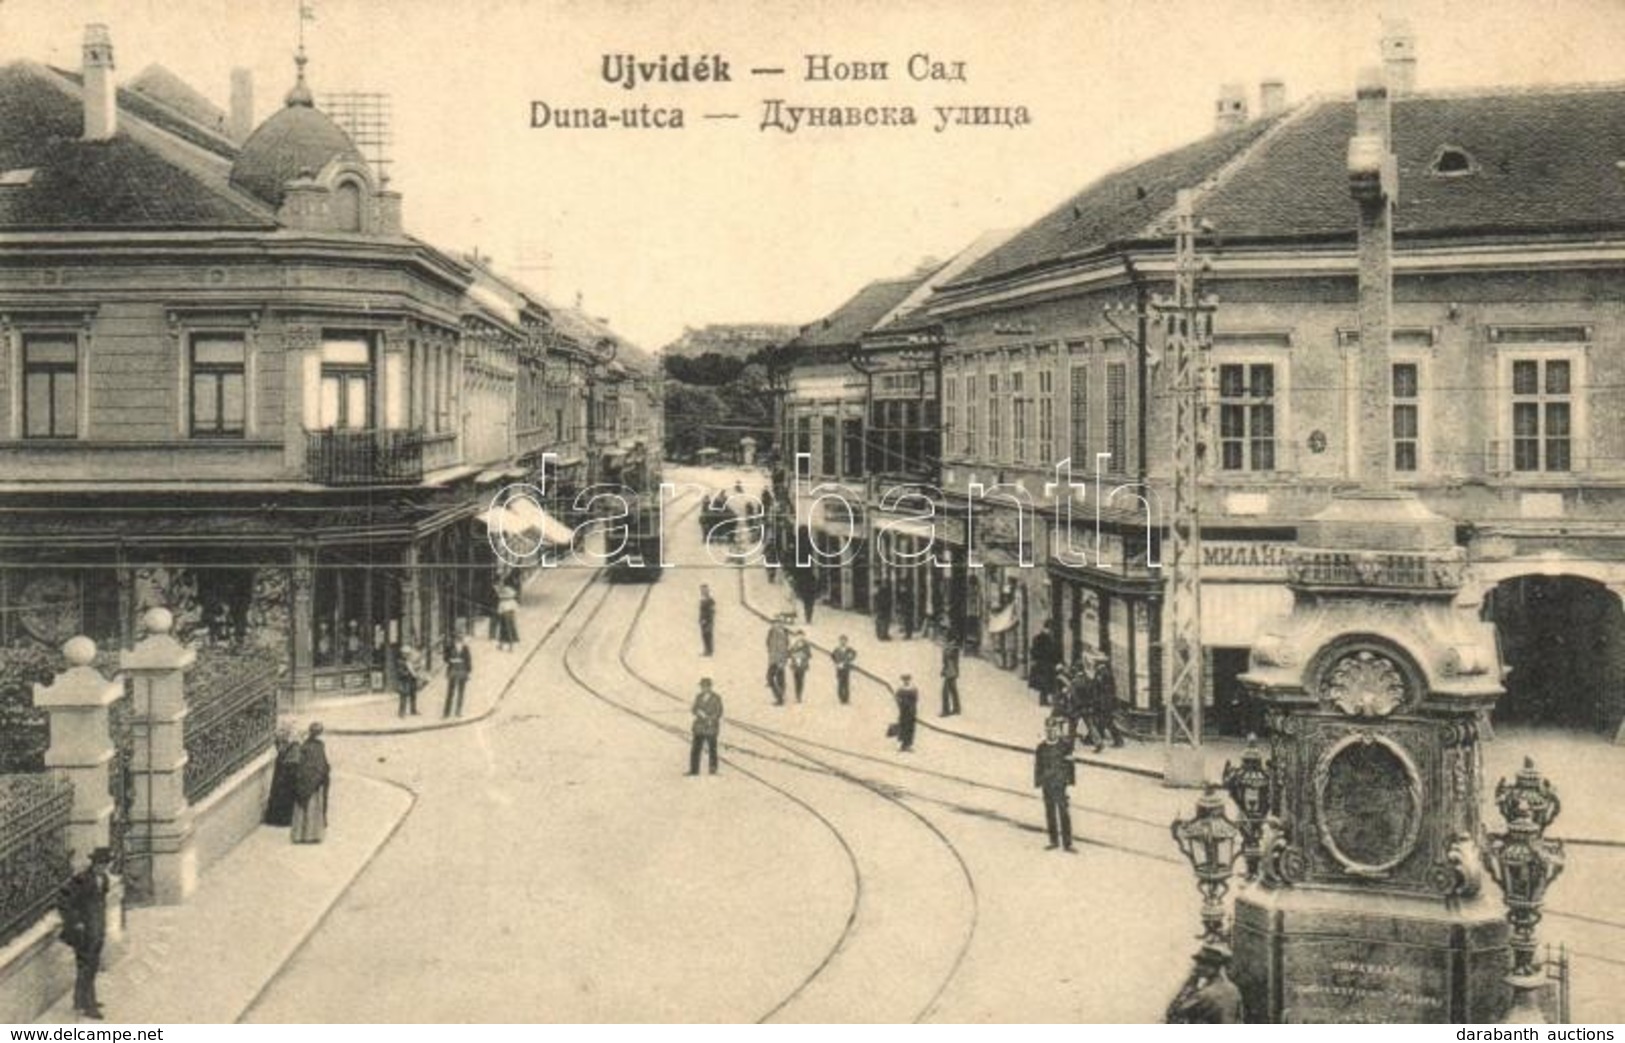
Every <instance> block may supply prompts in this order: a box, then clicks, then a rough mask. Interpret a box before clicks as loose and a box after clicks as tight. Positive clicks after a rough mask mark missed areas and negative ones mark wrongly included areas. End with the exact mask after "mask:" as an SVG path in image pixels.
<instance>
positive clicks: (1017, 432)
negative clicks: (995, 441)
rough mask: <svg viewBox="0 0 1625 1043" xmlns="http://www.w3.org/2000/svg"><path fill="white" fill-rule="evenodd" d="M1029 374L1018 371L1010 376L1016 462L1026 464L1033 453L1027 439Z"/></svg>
mask: <svg viewBox="0 0 1625 1043" xmlns="http://www.w3.org/2000/svg"><path fill="white" fill-rule="evenodd" d="M1027 405H1028V402H1027V374H1026V372H1024V371H1023V370H1019V369H1018V370H1016V371H1015V372H1014V373H1011V374H1010V420H1011V423H1010V433H1011V435H1012V436H1013V438H1014V441H1015V461H1016V462H1017V463H1026V462H1027V455H1028V453H1030V452H1031V451H1032V447H1031V446H1030V445H1028V442H1027V437H1028V430H1027Z"/></svg>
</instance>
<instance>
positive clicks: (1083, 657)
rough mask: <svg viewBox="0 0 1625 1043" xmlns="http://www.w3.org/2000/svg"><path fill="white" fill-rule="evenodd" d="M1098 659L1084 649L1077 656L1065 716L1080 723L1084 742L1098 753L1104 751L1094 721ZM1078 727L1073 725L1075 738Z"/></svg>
mask: <svg viewBox="0 0 1625 1043" xmlns="http://www.w3.org/2000/svg"><path fill="white" fill-rule="evenodd" d="M1099 661H1100V660H1099V657H1098V656H1096V655H1095V653H1093V652H1090V651H1089V650H1087V649H1085V650H1083V651H1082V652H1080V653H1079V654H1078V658H1077V661H1076V662H1074V663H1073V664H1072V684H1071V686H1070V691H1071V701H1070V702H1069V703H1068V706H1067V716H1068V717H1069V718H1073V719H1074V720H1075V721H1081V722H1082V726H1083V732H1084V741H1085V742H1087V743H1089V744H1090V745H1091V746H1093V747H1094V748H1095V752H1096V753H1099V752H1100V751H1101V750H1103V749H1105V745H1104V744H1103V743H1102V742H1101V734H1100V725H1099V722H1098V721H1097V720H1096V719H1095V703H1096V702H1097V700H1098V696H1096V695H1095V678H1096V676H1097V675H1098V671H1099V666H1098V664H1099ZM1078 730H1079V726H1078V725H1077V724H1076V723H1074V724H1073V726H1072V734H1073V736H1074V737H1076V736H1077V734H1078Z"/></svg>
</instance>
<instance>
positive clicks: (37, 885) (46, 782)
mask: <svg viewBox="0 0 1625 1043" xmlns="http://www.w3.org/2000/svg"><path fill="white" fill-rule="evenodd" d="M72 810H73V785H72V783H70V782H68V780H67V779H65V778H63V777H62V776H60V775H55V774H43V773H41V774H28V775H0V945H5V944H6V943H7V942H9V941H11V940H12V939H13V938H15V937H17V936H18V935H19V934H22V933H23V932H24V931H26V930H28V929H29V928H30V927H32V926H34V924H35V923H37V922H38V921H39V918H40V917H41V916H44V915H45V914H46V913H47V912H49V911H50V909H51V908H52V907H53V906H54V905H55V903H56V896H57V892H58V891H60V890H61V888H62V883H63V881H65V880H67V878H68V876H69V874H70V873H71V872H72V868H71V866H70V864H69V861H68V815H69V813H70V812H71V811H72Z"/></svg>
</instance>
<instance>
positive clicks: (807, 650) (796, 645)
mask: <svg viewBox="0 0 1625 1043" xmlns="http://www.w3.org/2000/svg"><path fill="white" fill-rule="evenodd" d="M811 665H812V646H811V645H809V644H808V643H807V637H806V635H805V634H803V633H802V632H801V631H799V630H797V631H796V633H795V638H794V639H793V640H792V641H791V642H790V673H791V676H792V677H793V678H794V680H795V683H796V702H798V703H799V702H800V701H801V693H802V690H803V689H804V688H806V687H807V668H808V667H809V666H811Z"/></svg>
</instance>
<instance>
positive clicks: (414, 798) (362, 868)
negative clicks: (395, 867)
mask: <svg viewBox="0 0 1625 1043" xmlns="http://www.w3.org/2000/svg"><path fill="white" fill-rule="evenodd" d="M582 589H586V588H585V587H583V588H582ZM334 774H335V776H336V777H340V778H342V777H344V776H349V777H350V778H352V779H356V780H364V781H367V782H373V783H377V784H378V785H380V786H388V787H391V788H394V789H398V790H400V791H401V792H402V793H405V794H406V796H407V805H406V810H405V811H403V812H401V815H400V817H399V818H397V819H396V820H395V824H394V825H393V826H390V827H389V832H388V833H385V834H384V836H383V839H382V840H380V841H379V842H378V844H377V845H376V846H375V847H374V848H373V849H372V851H370V852H369V853H368V854H367V857H366V858H365V859H363V860H362V862H361V864H360V865H359V866H357V867H356V871H355V872H354V873H352V874H351V875H350V879H348V880H346V881H345V882H344V886H343V887H341V888H339V890H338V894H336V895H334V896H333V900H332V901H331V902H328V903H327V906H326V908H324V909H323V910H322V911H321V913H320V914H318V915H317V917H316V918H315V919H314V920H312V921H311V923H310V926H309V927H307V928H305V930H304V932H303V933H301V934H300V935H299V937H298V938H297V939H296V940H295V941H294V943H293V945H292V946H290V947H289V948H288V951H287V955H285V956H283V957H282V959H281V960H279V961H278V962H277V965H276V969H275V970H273V971H272V972H271V974H270V977H268V978H266V979H265V980H264V981H263V982H261V983H260V987H259V988H258V989H255V990H254V995H252V996H250V997H249V999H248V1002H247V1003H245V1004H244V1005H243V1008H242V1009H241V1010H239V1011H238V1012H237V1016H236V1017H234V1018H233V1019H232V1023H233V1024H235V1025H241V1024H242V1023H243V1019H244V1018H245V1017H247V1016H248V1014H249V1012H250V1011H252V1010H253V1009H254V1008H255V1007H256V1006H258V1004H259V1002H260V1000H262V999H264V998H265V994H266V992H268V991H270V988H271V986H272V985H275V984H276V982H277V980H278V979H279V978H281V977H282V975H283V973H284V972H286V971H287V969H288V965H289V964H291V963H293V961H294V960H295V959H296V958H297V957H298V956H299V953H300V952H301V951H302V950H303V949H304V948H305V946H306V945H308V944H309V943H310V940H311V939H312V938H314V937H315V936H316V932H317V931H319V930H321V929H322V927H323V925H325V924H326V923H327V921H328V918H329V917H331V916H332V915H333V910H334V909H337V908H338V906H339V903H340V902H342V901H344V897H345V896H346V895H348V894H349V893H350V891H351V889H352V888H354V887H355V884H356V881H357V880H360V879H361V877H362V876H363V875H364V874H365V873H366V872H367V870H368V869H369V868H371V866H372V864H373V863H374V862H376V861H377V860H378V856H379V855H380V854H382V853H383V850H384V849H385V848H386V847H388V846H389V845H390V843H391V842H392V841H393V840H394V839H395V834H397V833H399V832H400V831H401V827H402V826H404V825H406V820H407V819H409V818H411V817H412V812H413V811H414V810H416V809H417V806H418V793H417V791H416V790H414V789H413V788H412V787H410V786H408V785H406V784H405V783H404V782H396V781H395V780H394V779H381V778H378V777H377V776H374V775H359V774H355V773H353V772H335V773H334Z"/></svg>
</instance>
